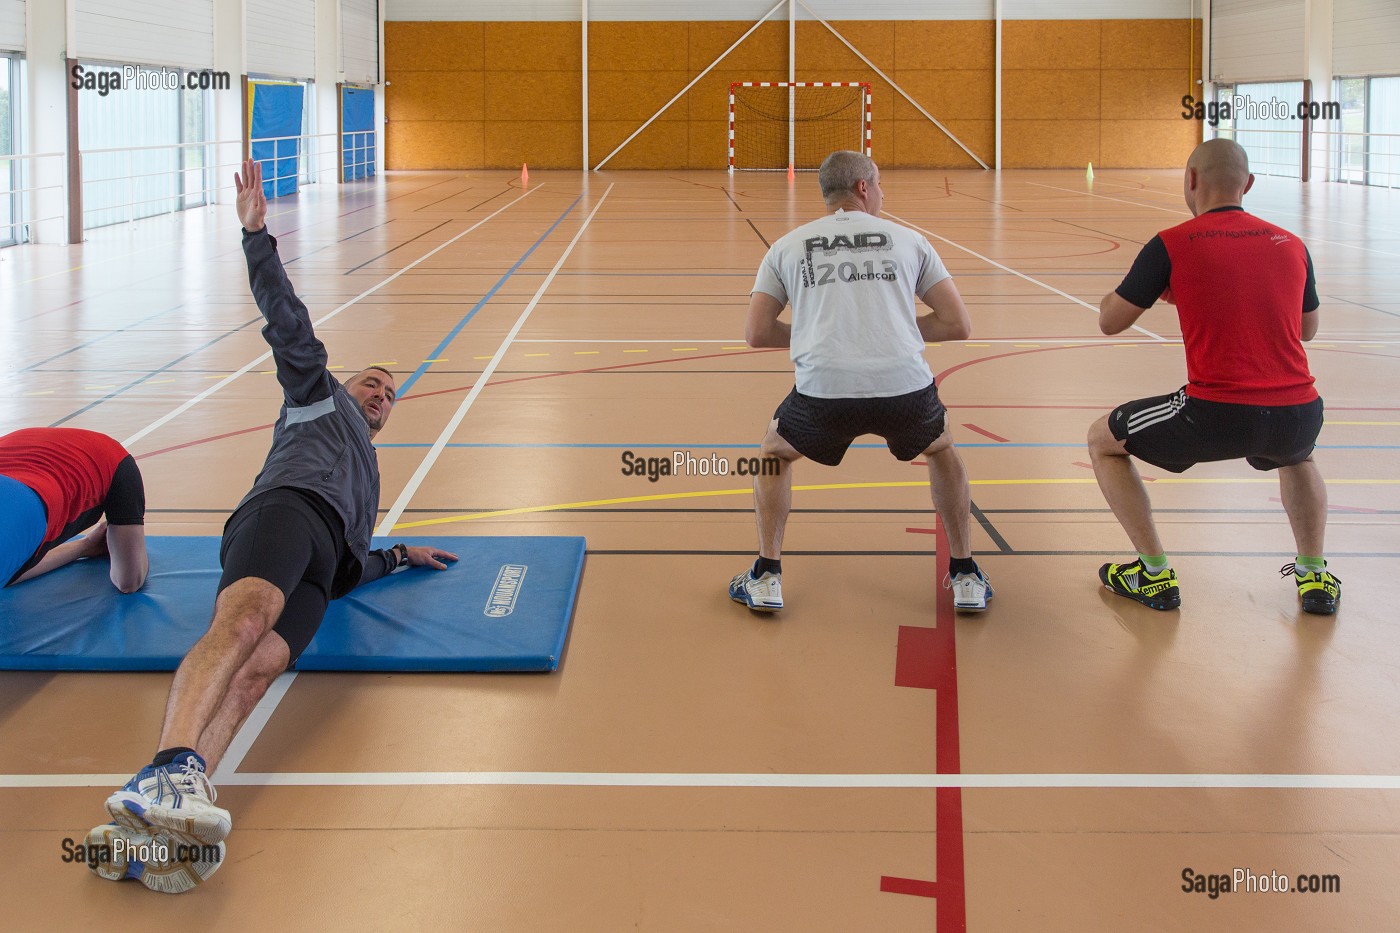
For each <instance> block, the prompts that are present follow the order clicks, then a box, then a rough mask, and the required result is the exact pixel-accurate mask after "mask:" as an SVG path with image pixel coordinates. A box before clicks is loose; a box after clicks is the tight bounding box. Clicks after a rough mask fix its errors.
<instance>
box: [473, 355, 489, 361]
mask: <svg viewBox="0 0 1400 933" xmlns="http://www.w3.org/2000/svg"><path fill="white" fill-rule="evenodd" d="M472 359H474V360H489V359H491V357H489V356H474V357H472Z"/></svg>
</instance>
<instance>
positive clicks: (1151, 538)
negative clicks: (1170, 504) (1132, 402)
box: [1089, 417, 1162, 554]
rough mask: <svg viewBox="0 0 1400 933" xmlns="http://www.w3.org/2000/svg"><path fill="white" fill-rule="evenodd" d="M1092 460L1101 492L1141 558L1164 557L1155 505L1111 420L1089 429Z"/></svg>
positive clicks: (1098, 423)
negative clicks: (1148, 555) (1155, 555)
mask: <svg viewBox="0 0 1400 933" xmlns="http://www.w3.org/2000/svg"><path fill="white" fill-rule="evenodd" d="M1089 459H1090V460H1092V461H1093V464H1094V476H1095V477H1096V478H1097V479H1098V481H1099V489H1100V490H1101V491H1102V492H1103V497H1104V499H1106V500H1107V501H1108V507H1109V508H1110V509H1112V510H1113V514H1114V517H1116V518H1117V519H1118V524H1120V525H1122V526H1123V530H1124V531H1126V532H1127V533H1128V539H1129V540H1130V541H1132V542H1133V547H1135V548H1137V550H1138V553H1139V554H1161V553H1162V539H1161V538H1159V537H1158V536H1157V526H1156V524H1155V523H1154V522H1153V521H1152V501H1151V500H1150V499H1149V498H1148V497H1147V487H1146V486H1144V485H1143V482H1142V477H1141V476H1140V475H1138V471H1137V466H1136V464H1134V463H1133V461H1132V459H1131V458H1130V457H1129V456H1128V448H1127V446H1126V445H1125V444H1124V443H1123V441H1120V440H1119V439H1118V438H1116V437H1114V436H1113V432H1112V431H1111V430H1110V429H1109V427H1108V418H1107V417H1103V418H1100V419H1099V420H1098V421H1095V422H1094V424H1093V426H1092V427H1090V428H1089Z"/></svg>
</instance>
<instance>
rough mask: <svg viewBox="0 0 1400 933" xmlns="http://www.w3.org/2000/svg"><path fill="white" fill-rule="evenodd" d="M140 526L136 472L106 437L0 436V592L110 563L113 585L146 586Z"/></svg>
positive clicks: (142, 504)
mask: <svg viewBox="0 0 1400 933" xmlns="http://www.w3.org/2000/svg"><path fill="white" fill-rule="evenodd" d="M145 520H146V489H145V486H144V485H142V483H141V471H140V470H139V469H137V468H136V461H135V460H134V459H132V456H131V454H129V453H127V452H126V448H124V447H122V445H121V444H118V443H117V442H116V441H114V440H112V438H110V437H108V436H107V435H105V434H98V433H97V432H95V431H82V430H79V429H77V428H23V429H21V430H19V431H15V432H13V433H11V434H6V435H5V436H4V437H0V586H12V585H14V584H16V583H23V582H24V581H25V580H32V579H34V578H35V577H37V576H39V575H41V574H45V573H48V572H49V571H50V570H57V569H58V568H59V567H62V566H64V565H65V564H71V563H72V562H73V561H75V560H78V559H79V558H82V557H110V558H111V561H112V571H111V577H112V585H113V586H115V587H116V588H117V589H119V590H121V591H122V592H123V593H134V592H136V591H137V590H139V589H140V588H141V584H143V583H145V582H146V570H147V561H146V529H145V528H144V526H143V524H142V523H143V522H144V521H145ZM88 529H91V530H90V531H88V534H87V535H85V536H84V537H81V538H78V537H77V535H78V533H79V532H82V531H87V530H88Z"/></svg>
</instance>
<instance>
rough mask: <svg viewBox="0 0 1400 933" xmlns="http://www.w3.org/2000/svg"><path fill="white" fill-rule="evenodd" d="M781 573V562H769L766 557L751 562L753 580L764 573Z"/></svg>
mask: <svg viewBox="0 0 1400 933" xmlns="http://www.w3.org/2000/svg"><path fill="white" fill-rule="evenodd" d="M782 572H783V562H782V561H781V560H769V559H768V558H766V557H760V558H759V559H758V560H756V561H754V562H753V575H754V579H755V580H756V579H758V578H759V577H761V576H763V575H764V574H765V573H776V574H782Z"/></svg>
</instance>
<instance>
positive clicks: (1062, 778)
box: [0, 771, 1400, 790]
mask: <svg viewBox="0 0 1400 933" xmlns="http://www.w3.org/2000/svg"><path fill="white" fill-rule="evenodd" d="M129 779H130V775H128V774H5V775H0V788H4V789H21V788H53V787H111V786H113V785H120V784H122V783H124V782H125V781H127V780H129ZM219 783H220V785H221V786H224V787H235V786H238V787H412V786H427V787H443V786H474V785H475V786H481V785H486V786H530V785H534V786H544V787H788V788H804V787H805V788H836V789H844V788H914V789H920V790H922V789H936V788H940V787H957V788H1027V789H1052V788H1080V789H1090V790H1096V789H1110V788H1129V789H1140V790H1151V789H1159V788H1160V789H1170V788H1181V789H1201V790H1225V789H1243V790H1256V789H1285V790H1400V775H1395V774H1181V773H1163V774H1150V773H1149V774H1109V773H1104V774H1098V773H1089V774H1069V773H1065V774H1058V773H1056V774H1041V773H1015V774H1011V773H1006V774H1002V773H997V774H967V773H963V774H924V773H912V774H896V773H891V774H878V773H869V774H867V773H832V774H811V773H786V774H775V773H771V772H760V773H743V772H684V773H682V772H666V771H663V772H651V771H640V772H615V771H368V772H363V771H346V772H339V771H284V772H283V771H278V772H258V771H250V772H244V773H233V774H229V775H227V776H225V777H223V778H222V779H221V780H220V781H219Z"/></svg>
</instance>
